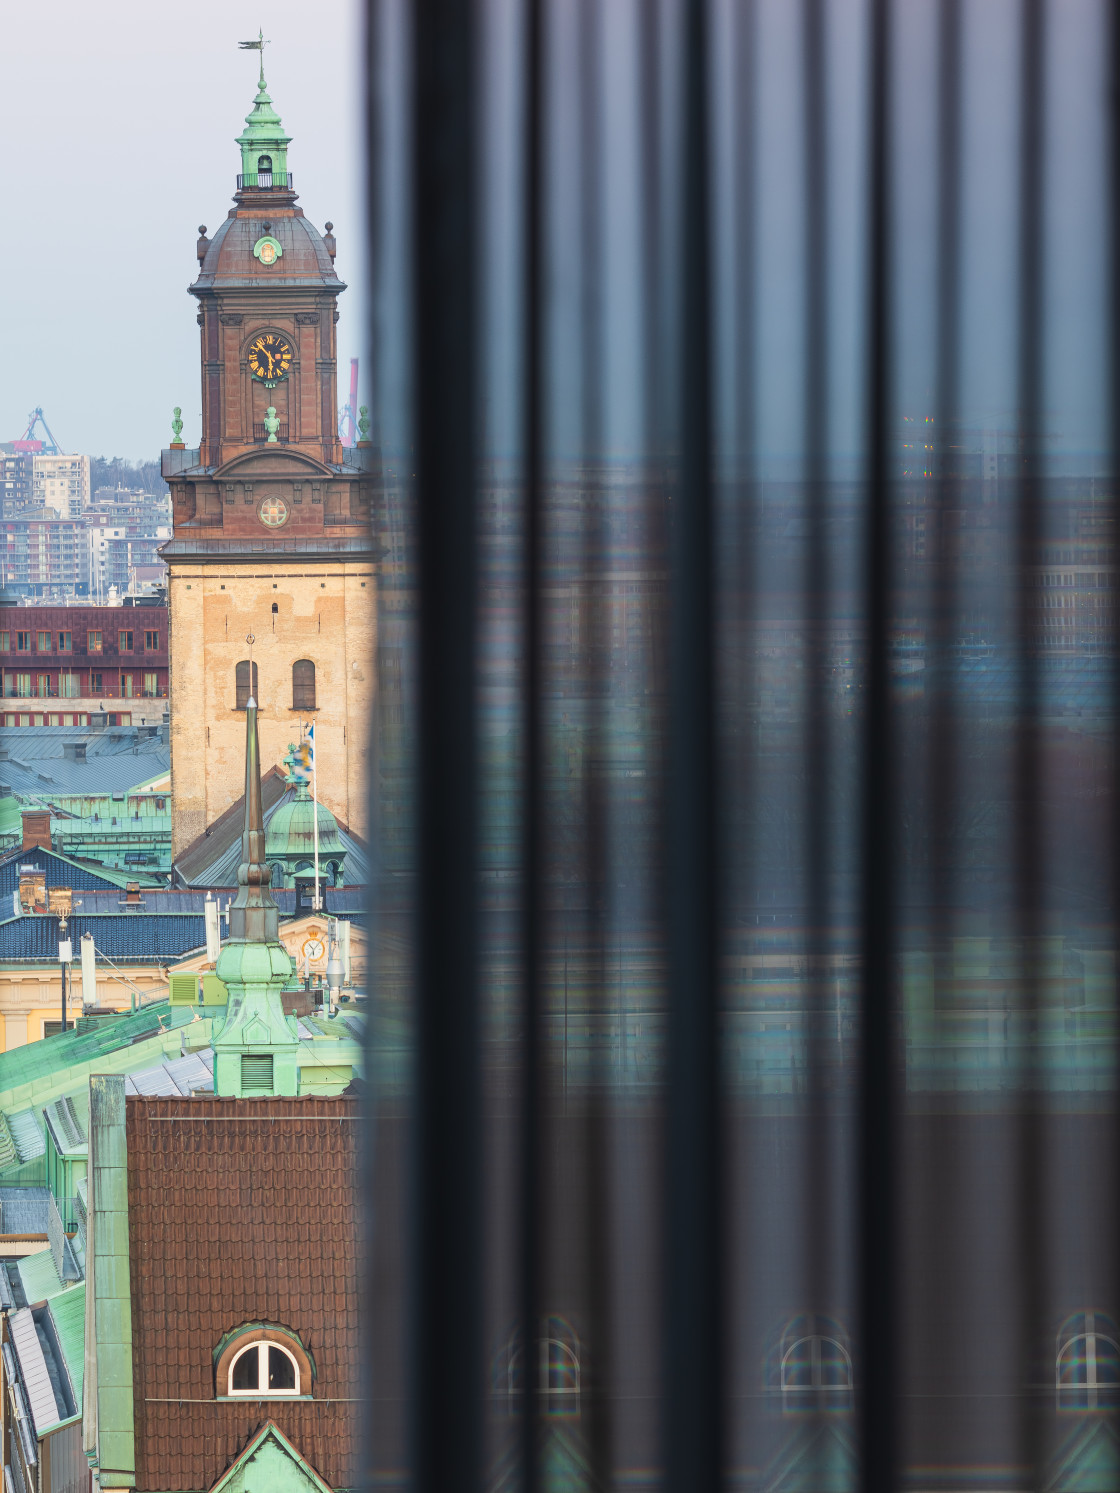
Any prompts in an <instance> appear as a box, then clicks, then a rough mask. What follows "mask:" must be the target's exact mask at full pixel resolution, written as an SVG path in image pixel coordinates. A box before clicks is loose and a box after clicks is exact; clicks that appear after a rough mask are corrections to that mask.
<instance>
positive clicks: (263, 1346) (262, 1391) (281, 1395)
mask: <svg viewBox="0 0 1120 1493" xmlns="http://www.w3.org/2000/svg"><path fill="white" fill-rule="evenodd" d="M270 1348H279V1350H280V1352H281V1353H283V1354H284V1355H285V1356H286V1357H287V1358H289V1359H290V1360H291V1364H292V1368H293V1369H294V1370H295V1376H296V1386H295V1388H294V1389H270V1388H269V1387H268V1350H269V1349H270ZM252 1352H255V1353H256V1354H257V1385H258V1386H261V1385H263V1386H264V1387H263V1388H260V1387H258V1388H257V1389H234V1387H233V1371H234V1369H235V1368H236V1366H237V1365H238V1364H239V1363H240V1362H241V1360H242V1359H243V1358H244V1357H245V1355H246V1353H252ZM301 1389H302V1386H301V1384H300V1371H299V1361H298V1359H297V1358H296V1356H295V1354H294V1353H292V1352H291V1351H290V1350H289V1349H288V1348H285V1346H284V1344H283V1343H277V1342H273V1341H272V1339H271V1338H257V1339H255V1340H254V1341H253V1342H251V1343H246V1344H245V1346H244V1348H242V1349H241V1350H240V1351H239V1352H237V1353H235V1354H234V1356H233V1357H232V1358H231V1359H230V1364H229V1372H228V1373H227V1375H226V1394H227V1395H228V1396H229V1397H230V1399H232V1400H295V1399H298V1398H299V1396H300V1393H301Z"/></svg>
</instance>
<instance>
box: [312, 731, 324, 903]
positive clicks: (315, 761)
mask: <svg viewBox="0 0 1120 1493" xmlns="http://www.w3.org/2000/svg"><path fill="white" fill-rule="evenodd" d="M311 732H312V734H311V799H312V803H313V804H314V813H313V814H312V816H311V817H312V819H313V821H314V825H315V901H314V904H313V905H314V907H315V911H316V912H319V911H321V909H322V906H323V903H322V899H321V898H320V896H319V751H318V747H319V743H318V742H317V741H316V740H315V727H314V724H312V728H311Z"/></svg>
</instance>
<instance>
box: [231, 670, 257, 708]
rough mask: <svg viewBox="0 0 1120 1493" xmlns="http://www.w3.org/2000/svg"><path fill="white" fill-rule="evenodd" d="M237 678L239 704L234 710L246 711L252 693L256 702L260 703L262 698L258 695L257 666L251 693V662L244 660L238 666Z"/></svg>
mask: <svg viewBox="0 0 1120 1493" xmlns="http://www.w3.org/2000/svg"><path fill="white" fill-rule="evenodd" d="M235 677H236V684H237V703H236V704H235V706H234V709H235V710H244V709H245V707H246V705H248V703H249V696H250V693H251V694H252V697H253V699H254V700H258V701H259V699H260V696H259V695H258V694H257V666H256V664H254V665H253V688H252V690H251V691H250V689H249V660H248V659H247V658H243V659H242V660H241V662H240V663H239V664H238V665H237V670H236V676H235Z"/></svg>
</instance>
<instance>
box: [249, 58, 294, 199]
mask: <svg viewBox="0 0 1120 1493" xmlns="http://www.w3.org/2000/svg"><path fill="white" fill-rule="evenodd" d="M266 45H267V43H266V42H265V40H264V37H263V36H262V37H261V39H260V41H259V42H242V43H241V46H242V48H251V49H252V50H253V51H257V50H258V49H259V51H260V54H261V76H260V82H259V83H258V84H257V96H256V98H255V99H254V100H253V107H252V108H251V109H250V110H249V112H248V114H246V116H245V128H244V130H243V131H242V132H241V134H240V135H238V137H237V143H238V145H240V147H241V180H240V182H239V183H238V186H239V187H241V188H242V189H249V190H251V189H253V188H260V189H262V190H265V189H276V188H280V189H282V190H285V191H286V190H287V189H288V188H289V187H290V185H291V182H290V179H289V177H288V146H289V145H290V144H291V143H292V137H291V136H290V135H285V133H284V126H283V125H282V124H281V123H280V116H279V114H277V112H276V110H275V109H274V108H273V107H272V100H271V98H270V97H269V95H268V88H267V86H266V84H265V81H264V49H265V46H266Z"/></svg>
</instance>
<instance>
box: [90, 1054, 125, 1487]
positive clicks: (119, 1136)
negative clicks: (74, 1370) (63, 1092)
mask: <svg viewBox="0 0 1120 1493" xmlns="http://www.w3.org/2000/svg"><path fill="white" fill-rule="evenodd" d="M90 1165H91V1173H92V1179H93V1186H92V1195H91V1198H90V1203H91V1207H90V1233H89V1237H88V1239H87V1241H86V1266H87V1279H88V1280H90V1281H92V1282H93V1293H92V1313H88V1314H87V1316H92V1322H87V1331H89V1330H90V1328H92V1347H93V1354H92V1359H91V1360H90V1374H91V1378H92V1381H93V1382H91V1384H90V1386H89V1389H90V1394H91V1395H92V1396H95V1404H96V1407H97V1459H98V1472H99V1476H100V1480H101V1486H102V1487H105V1488H125V1487H127V1488H133V1487H135V1486H136V1437H135V1423H134V1418H133V1403H132V1289H131V1284H130V1282H131V1270H130V1265H129V1256H128V1147H127V1140H126V1137H125V1105H124V1079H123V1078H122V1077H120V1076H119V1075H117V1074H113V1075H102V1074H95V1075H94V1076H93V1077H92V1078H91V1079H90Z"/></svg>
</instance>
